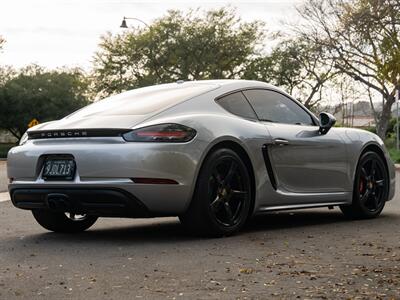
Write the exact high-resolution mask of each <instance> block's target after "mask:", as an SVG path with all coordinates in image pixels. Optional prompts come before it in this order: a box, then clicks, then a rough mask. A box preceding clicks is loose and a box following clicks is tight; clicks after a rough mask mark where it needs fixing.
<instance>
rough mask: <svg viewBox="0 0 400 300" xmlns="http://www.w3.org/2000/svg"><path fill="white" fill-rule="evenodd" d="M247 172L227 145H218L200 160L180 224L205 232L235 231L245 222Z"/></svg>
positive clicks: (248, 192)
mask: <svg viewBox="0 0 400 300" xmlns="http://www.w3.org/2000/svg"><path fill="white" fill-rule="evenodd" d="M251 197H252V194H251V184H250V176H249V172H248V170H247V168H246V165H245V164H244V162H243V161H242V159H241V158H240V156H239V155H238V154H237V153H236V152H234V151H232V150H231V149H218V150H216V151H214V152H212V153H211V154H210V155H209V156H208V157H207V158H206V160H205V161H204V164H203V166H202V168H201V170H200V173H199V177H198V179H197V184H196V189H195V194H194V196H193V199H192V202H191V204H190V207H189V209H188V211H187V212H186V213H185V214H184V215H183V216H180V220H181V222H182V223H183V225H185V226H187V227H189V228H190V229H191V230H192V231H195V232H196V233H199V234H201V235H207V236H224V235H231V234H233V233H235V232H237V231H238V230H239V229H240V228H242V226H243V225H244V223H245V222H246V219H247V216H248V214H249V210H250V204H251Z"/></svg>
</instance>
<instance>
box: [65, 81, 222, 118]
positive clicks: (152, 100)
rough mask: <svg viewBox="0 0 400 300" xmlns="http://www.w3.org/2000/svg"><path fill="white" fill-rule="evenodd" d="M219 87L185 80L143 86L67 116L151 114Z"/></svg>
mask: <svg viewBox="0 0 400 300" xmlns="http://www.w3.org/2000/svg"><path fill="white" fill-rule="evenodd" d="M216 88H218V85H212V84H204V83H191V82H185V83H181V84H176V83H170V84H160V85H155V86H150V87H145V88H139V89H135V90H132V91H128V92H124V93H121V94H118V95H115V96H111V97H108V98H105V99H103V100H100V101H97V102H95V103H93V104H91V105H88V106H86V107H84V108H82V109H81V110H78V111H77V112H75V113H73V114H71V115H69V116H67V118H84V117H90V116H92V115H97V116H115V115H147V114H151V113H154V112H157V111H159V110H163V109H166V108H168V107H170V106H173V105H175V104H178V103H179V102H182V101H184V100H187V99H190V98H192V97H194V96H198V95H200V94H203V93H205V92H209V91H211V90H214V89H216Z"/></svg>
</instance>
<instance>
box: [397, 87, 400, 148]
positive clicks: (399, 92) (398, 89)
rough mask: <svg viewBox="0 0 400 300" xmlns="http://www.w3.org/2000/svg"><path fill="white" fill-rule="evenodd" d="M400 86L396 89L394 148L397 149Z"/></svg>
mask: <svg viewBox="0 0 400 300" xmlns="http://www.w3.org/2000/svg"><path fill="white" fill-rule="evenodd" d="M399 94H400V87H399V86H398V87H397V90H396V149H397V151H398V150H399V97H400V95H399Z"/></svg>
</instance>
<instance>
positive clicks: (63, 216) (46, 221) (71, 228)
mask: <svg viewBox="0 0 400 300" xmlns="http://www.w3.org/2000/svg"><path fill="white" fill-rule="evenodd" d="M32 214H33V216H34V218H35V220H36V221H37V222H38V223H39V224H40V225H41V226H42V227H44V228H45V229H47V230H50V231H54V232H62V233H76V232H82V231H85V230H86V229H88V228H89V227H90V226H92V225H93V224H94V223H95V222H96V220H97V217H95V216H88V215H77V214H73V213H63V212H55V211H51V210H47V209H38V210H32Z"/></svg>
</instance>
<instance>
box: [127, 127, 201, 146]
mask: <svg viewBox="0 0 400 300" xmlns="http://www.w3.org/2000/svg"><path fill="white" fill-rule="evenodd" d="M195 135H196V130H194V129H192V128H190V127H187V126H184V125H180V124H171V123H168V124H159V125H152V126H148V127H143V128H139V129H134V130H132V131H129V132H127V133H124V134H123V135H122V137H123V138H124V140H125V141H127V142H167V143H184V142H188V141H190V140H191V139H193V138H194V136H195Z"/></svg>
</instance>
